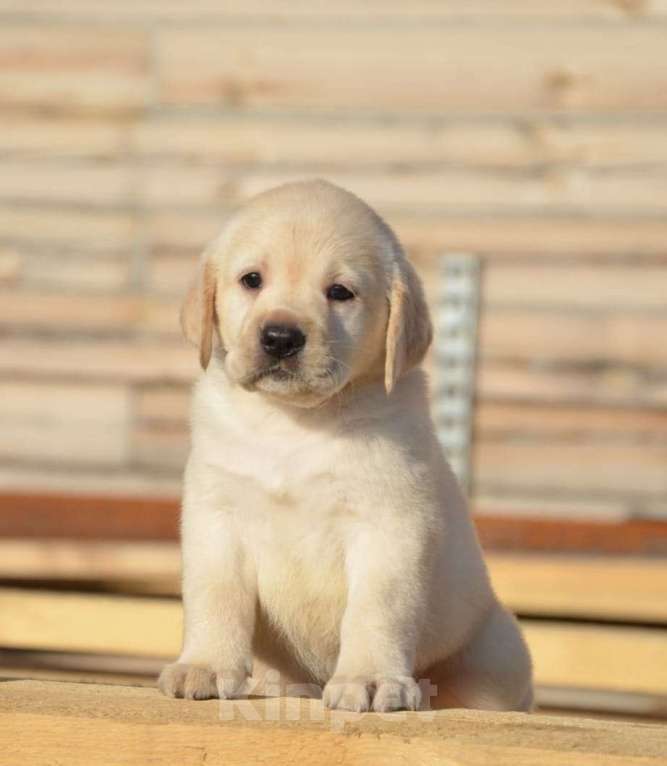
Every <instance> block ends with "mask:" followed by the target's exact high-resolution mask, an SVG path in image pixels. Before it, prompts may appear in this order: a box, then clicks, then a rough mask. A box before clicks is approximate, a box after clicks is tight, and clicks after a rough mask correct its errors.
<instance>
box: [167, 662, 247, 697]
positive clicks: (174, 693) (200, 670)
mask: <svg viewBox="0 0 667 766" xmlns="http://www.w3.org/2000/svg"><path fill="white" fill-rule="evenodd" d="M247 678H248V673H247V672H246V671H245V670H242V671H231V672H216V671H215V670H214V669H213V668H212V667H211V666H210V665H190V664H186V663H183V662H174V663H173V664H171V665H166V666H165V667H164V668H163V670H162V673H160V677H159V679H158V687H159V689H160V691H161V692H162V693H163V694H165V695H166V696H167V697H182V698H183V699H188V700H208V699H214V698H216V697H217V698H219V699H235V698H236V697H240V696H242V695H243V691H244V687H245V682H246V679H247Z"/></svg>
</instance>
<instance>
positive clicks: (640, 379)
mask: <svg viewBox="0 0 667 766" xmlns="http://www.w3.org/2000/svg"><path fill="white" fill-rule="evenodd" d="M477 392H478V396H479V397H480V399H482V400H484V399H489V400H492V401H493V400H496V401H498V400H502V401H505V402H515V403H539V402H542V403H546V402H554V401H557V402H560V403H561V404H562V405H567V404H571V405H579V406H601V405H604V406H626V407H631V406H639V407H664V406H665V405H666V404H667V377H665V376H662V375H647V374H646V371H645V370H644V369H643V368H642V367H628V366H625V365H620V366H617V367H614V366H613V365H609V364H605V363H604V362H595V361H592V360H589V361H586V360H581V361H579V362H569V363H567V364H560V365H554V364H547V365H544V366H540V367H538V366H536V365H533V364H531V363H530V362H529V361H528V360H526V361H525V362H520V363H517V362H513V361H512V360H506V361H502V360H497V359H484V360H482V362H481V364H480V365H479V371H478V379H477Z"/></svg>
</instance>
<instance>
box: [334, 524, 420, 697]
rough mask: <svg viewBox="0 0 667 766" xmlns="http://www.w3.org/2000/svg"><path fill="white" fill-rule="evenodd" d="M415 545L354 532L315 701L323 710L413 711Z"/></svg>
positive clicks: (417, 615)
mask: <svg viewBox="0 0 667 766" xmlns="http://www.w3.org/2000/svg"><path fill="white" fill-rule="evenodd" d="M419 547H420V546H419V545H418V543H417V541H416V540H414V541H412V543H411V541H410V540H409V539H406V537H401V536H400V535H397V534H394V535H391V534H388V533H387V531H386V530H383V529H381V528H377V527H375V528H373V529H370V528H362V529H358V530H355V533H354V542H353V543H352V544H351V545H350V547H349V548H348V550H347V554H346V569H347V580H348V599H347V607H346V609H345V613H344V615H343V620H342V624H341V646H340V652H339V656H338V661H337V663H336V669H335V672H334V675H333V677H332V678H331V679H330V680H329V682H328V683H327V685H326V687H325V689H324V694H323V699H324V704H325V705H327V706H328V707H331V708H342V709H345V710H355V711H365V710H369V709H371V708H372V709H373V710H376V711H378V712H384V711H391V710H400V709H409V710H416V709H417V708H418V707H419V703H420V691H419V687H418V686H417V684H416V683H415V680H414V678H413V676H412V674H413V671H414V661H415V653H416V644H417V635H418V632H419V629H420V626H421V617H422V613H423V599H422V593H421V587H420V578H421V574H420V566H419V563H420V562H419V558H420V552H419Z"/></svg>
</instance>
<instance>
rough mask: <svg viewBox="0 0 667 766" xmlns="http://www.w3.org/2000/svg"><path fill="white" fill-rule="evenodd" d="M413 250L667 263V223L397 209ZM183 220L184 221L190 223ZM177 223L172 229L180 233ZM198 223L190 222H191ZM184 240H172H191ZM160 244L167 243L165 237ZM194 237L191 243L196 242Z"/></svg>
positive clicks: (395, 216)
mask: <svg viewBox="0 0 667 766" xmlns="http://www.w3.org/2000/svg"><path fill="white" fill-rule="evenodd" d="M388 220H389V223H391V225H392V226H394V227H395V229H396V231H397V233H398V235H399V237H400V238H401V239H402V240H403V241H404V242H405V244H406V246H407V247H408V251H409V252H410V253H411V254H414V255H420V256H422V257H423V256H426V255H429V256H435V255H442V253H444V252H451V251H452V250H454V251H458V250H462V251H466V252H473V253H478V254H479V255H483V256H486V257H489V258H498V259H500V258H502V259H508V258H512V259H514V258H517V257H528V256H529V257H531V258H539V259H549V260H550V259H551V258H553V257H554V256H556V255H558V256H565V257H568V258H573V259H578V258H581V259H595V260H596V261H599V260H601V259H605V260H606V259H609V258H611V257H614V256H619V257H624V258H628V259H631V258H634V257H637V256H640V255H641V256H642V257H647V258H655V259H656V261H658V262H660V263H664V262H665V255H666V248H665V237H666V236H667V222H665V220H664V219H663V220H660V219H659V218H649V217H646V218H643V219H641V220H640V219H639V218H634V219H633V218H632V217H630V216H619V215H616V216H592V217H587V216H579V217H577V216H572V215H566V214H563V215H550V216H542V217H539V216H529V215H526V214H523V215H512V216H510V215H507V216H501V215H498V214H495V213H493V212H491V211H489V212H488V214H486V215H484V216H461V215H459V216H456V215H447V216H429V215H425V214H422V215H417V214H415V213H414V212H413V213H412V215H410V214H409V213H401V212H395V213H392V214H391V215H390V216H388ZM160 222H162V217H161V216H160V217H157V218H156V219H155V221H154V224H153V227H154V231H159V230H160V229H161V230H162V232H165V233H166V232H167V231H168V228H167V222H166V221H164V222H163V223H162V226H161V227H160V228H159V229H158V224H159V223H160ZM186 223H187V222H186V221H184V220H181V221H180V224H181V225H186ZM176 225H177V224H176V222H173V228H171V231H172V232H175V226H176ZM192 225H193V224H191V226H192ZM187 233H188V232H187V230H186V232H184V235H183V239H176V238H175V237H174V239H173V240H172V241H178V242H184V241H186V236H185V235H186V234H187ZM159 241H161V242H166V241H168V240H167V239H166V237H165V238H160V240H159ZM192 241H193V240H192V236H190V242H191V243H192Z"/></svg>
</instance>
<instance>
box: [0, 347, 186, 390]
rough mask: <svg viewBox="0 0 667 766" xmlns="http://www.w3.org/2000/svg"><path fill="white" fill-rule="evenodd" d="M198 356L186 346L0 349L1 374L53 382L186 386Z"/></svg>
mask: <svg viewBox="0 0 667 766" xmlns="http://www.w3.org/2000/svg"><path fill="white" fill-rule="evenodd" d="M195 357H196V354H194V353H193V351H192V348H191V347H190V346H188V345H187V343H185V341H182V340H181V341H176V340H173V341H172V342H143V341H116V340H106V339H99V340H96V341H94V342H86V341H84V340H70V341H67V342H65V341H62V340H51V341H46V340H37V339H35V340H32V339H11V340H5V341H3V343H2V344H0V374H3V375H7V376H12V377H19V376H20V377H24V378H45V377H46V378H50V379H53V380H56V379H61V380H62V379H64V380H72V379H74V380H82V379H84V380H89V381H91V380H97V381H103V382H108V383H111V382H118V381H131V382H134V383H157V382H160V383H190V382H192V380H193V379H194V377H195V375H196V374H197V370H198V366H197V360H196V358H195Z"/></svg>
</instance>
